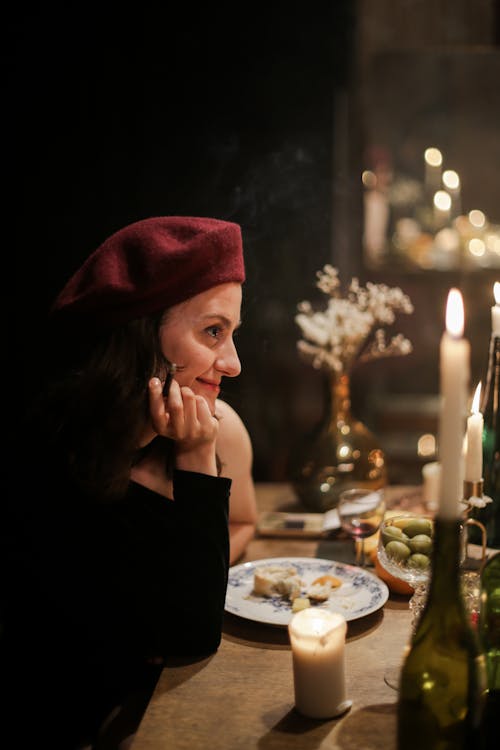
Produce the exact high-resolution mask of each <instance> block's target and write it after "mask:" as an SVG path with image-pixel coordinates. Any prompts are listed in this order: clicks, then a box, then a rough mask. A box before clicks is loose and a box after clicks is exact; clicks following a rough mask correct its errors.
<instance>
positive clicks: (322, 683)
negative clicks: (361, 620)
mask: <svg viewBox="0 0 500 750" xmlns="http://www.w3.org/2000/svg"><path fill="white" fill-rule="evenodd" d="M346 631H347V623H346V621H345V618H344V617H343V616H342V615H341V614H338V613H336V612H330V611H328V610H325V609H317V608H314V609H313V608H312V607H309V608H308V609H303V610H301V611H300V612H297V613H296V614H294V615H293V617H292V619H291V620H290V623H289V625H288V633H289V636H290V643H291V646H292V660H293V679H294V689H295V707H296V709H297V711H299V712H300V713H301V714H303V715H304V716H309V717H311V718H313V719H328V718H331V717H332V716H338V715H339V714H341V713H344V711H347V709H348V708H350V706H351V705H352V701H349V700H347V699H346V693H345V667H344V646H345V636H346Z"/></svg>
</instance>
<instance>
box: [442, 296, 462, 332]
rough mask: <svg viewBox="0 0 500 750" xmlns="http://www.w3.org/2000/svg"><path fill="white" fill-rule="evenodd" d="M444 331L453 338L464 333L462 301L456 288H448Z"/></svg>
mask: <svg viewBox="0 0 500 750" xmlns="http://www.w3.org/2000/svg"><path fill="white" fill-rule="evenodd" d="M446 331H447V332H448V333H449V334H450V336H453V338H461V337H462V336H463V333H464V302H463V299H462V295H461V294H460V292H459V290H458V289H450V291H449V292H448V301H447V303H446Z"/></svg>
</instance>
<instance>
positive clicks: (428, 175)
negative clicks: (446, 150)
mask: <svg viewBox="0 0 500 750" xmlns="http://www.w3.org/2000/svg"><path fill="white" fill-rule="evenodd" d="M424 161H425V189H426V192H427V194H428V195H430V196H433V195H434V193H435V192H436V190H439V188H440V187H441V175H442V172H441V170H442V164H443V155H442V154H441V151H440V150H439V149H438V148H434V147H433V146H432V147H430V148H426V149H425V151H424Z"/></svg>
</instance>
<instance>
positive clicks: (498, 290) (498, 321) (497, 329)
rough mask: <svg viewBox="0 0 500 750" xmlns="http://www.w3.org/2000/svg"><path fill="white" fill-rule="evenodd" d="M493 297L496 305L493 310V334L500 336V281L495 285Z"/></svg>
mask: <svg viewBox="0 0 500 750" xmlns="http://www.w3.org/2000/svg"><path fill="white" fill-rule="evenodd" d="M493 296H494V297H495V303H496V304H494V305H493V307H492V308H491V333H492V334H493V336H500V281H495V283H494V284H493Z"/></svg>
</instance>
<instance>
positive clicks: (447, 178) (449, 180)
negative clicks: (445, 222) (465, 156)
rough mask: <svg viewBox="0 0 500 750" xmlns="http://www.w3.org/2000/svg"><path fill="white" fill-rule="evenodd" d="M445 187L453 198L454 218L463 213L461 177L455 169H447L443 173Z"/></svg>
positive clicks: (452, 210)
mask: <svg viewBox="0 0 500 750" xmlns="http://www.w3.org/2000/svg"><path fill="white" fill-rule="evenodd" d="M443 185H444V187H445V190H447V191H448V193H449V194H450V198H451V215H452V217H453V218H455V217H456V216H460V215H461V213H462V200H461V197H460V177H459V176H458V174H457V173H456V172H455V171H454V170H453V169H445V171H444V172H443Z"/></svg>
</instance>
